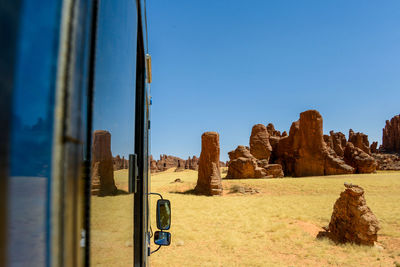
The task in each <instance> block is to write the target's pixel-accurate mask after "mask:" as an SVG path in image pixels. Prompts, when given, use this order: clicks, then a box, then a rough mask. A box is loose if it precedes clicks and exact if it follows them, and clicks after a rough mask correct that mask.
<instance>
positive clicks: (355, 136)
mask: <svg viewBox="0 0 400 267" xmlns="http://www.w3.org/2000/svg"><path fill="white" fill-rule="evenodd" d="M349 142H352V143H353V145H354V146H355V147H358V148H359V149H361V150H362V151H364V152H365V153H367V154H368V155H370V154H371V151H370V149H369V141H368V135H366V134H363V133H354V131H353V130H352V129H350V130H349Z"/></svg>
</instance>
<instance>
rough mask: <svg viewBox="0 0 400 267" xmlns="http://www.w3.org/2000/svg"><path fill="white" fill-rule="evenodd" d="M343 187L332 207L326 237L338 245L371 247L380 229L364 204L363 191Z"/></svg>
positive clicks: (358, 187)
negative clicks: (338, 243)
mask: <svg viewBox="0 0 400 267" xmlns="http://www.w3.org/2000/svg"><path fill="white" fill-rule="evenodd" d="M345 186H346V189H345V191H343V192H342V193H341V194H340V197H339V198H338V199H337V200H336V203H335V205H334V206H333V213H332V217H331V221H330V223H329V234H328V236H329V237H331V238H332V239H333V240H335V241H336V242H340V243H345V242H351V243H356V244H362V245H369V246H373V245H374V242H375V241H377V238H378V235H377V233H378V231H379V229H380V227H379V222H378V219H377V218H376V216H375V215H374V214H373V213H372V211H371V209H370V208H369V207H368V206H367V204H366V201H365V198H364V190H363V189H362V188H361V187H360V186H357V185H351V184H345Z"/></svg>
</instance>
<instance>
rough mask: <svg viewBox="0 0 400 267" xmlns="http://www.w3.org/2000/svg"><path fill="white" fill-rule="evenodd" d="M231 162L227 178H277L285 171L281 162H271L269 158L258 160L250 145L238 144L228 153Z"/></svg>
mask: <svg viewBox="0 0 400 267" xmlns="http://www.w3.org/2000/svg"><path fill="white" fill-rule="evenodd" d="M228 155H229V159H230V161H229V164H228V174H227V176H226V177H227V178H230V179H247V178H277V177H283V176H284V173H283V170H282V166H281V165H280V164H269V163H268V160H267V159H263V160H258V159H256V158H255V157H254V156H253V155H252V154H251V153H250V151H249V148H248V147H245V146H238V147H237V148H236V149H235V150H234V151H231V152H229V153H228Z"/></svg>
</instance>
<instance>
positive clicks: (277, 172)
mask: <svg viewBox="0 0 400 267" xmlns="http://www.w3.org/2000/svg"><path fill="white" fill-rule="evenodd" d="M264 169H265V175H266V176H272V177H273V178H281V177H283V176H284V173H283V170H282V165H280V164H268V165H267V166H265V168H264Z"/></svg>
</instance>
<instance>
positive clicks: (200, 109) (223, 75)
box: [147, 0, 400, 160]
mask: <svg viewBox="0 0 400 267" xmlns="http://www.w3.org/2000/svg"><path fill="white" fill-rule="evenodd" d="M147 2H148V3H147V12H148V29H149V51H150V53H151V55H152V67H153V83H152V85H151V89H152V96H153V106H152V133H151V150H152V154H153V155H154V156H155V157H158V156H159V154H164V153H165V154H172V155H176V156H179V157H182V158H186V157H188V156H189V155H193V154H196V155H199V154H200V148H201V143H200V137H201V134H202V133H203V132H204V131H217V132H219V134H220V144H221V160H227V159H228V156H227V152H228V151H230V150H232V149H235V148H236V146H237V145H247V144H248V141H249V136H250V132H251V127H252V126H253V125H254V124H256V123H263V124H267V123H269V122H272V123H273V124H274V125H275V127H276V128H277V129H278V130H281V131H283V130H286V131H288V130H289V128H290V125H291V123H292V122H293V121H296V120H297V119H298V117H299V113H300V112H302V111H304V110H307V109H317V110H318V111H320V113H321V114H322V116H323V118H324V132H326V133H328V132H329V131H330V130H335V131H342V132H344V133H345V134H346V135H347V134H348V130H349V128H353V130H355V131H361V132H364V133H366V134H368V135H369V139H370V141H375V140H376V141H379V143H380V142H381V135H382V128H383V127H384V125H385V120H387V119H390V118H391V117H392V116H394V115H396V114H399V113H400V105H399V100H400V90H399V89H400V54H399V52H400V1H366V0H358V1H349V0H335V1H320V0H315V1H297V0H291V1H261V0H260V1H233V0H229V1H221V0H219V1H187V0H182V1H154V0H153V1H152V0H148V1H147Z"/></svg>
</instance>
